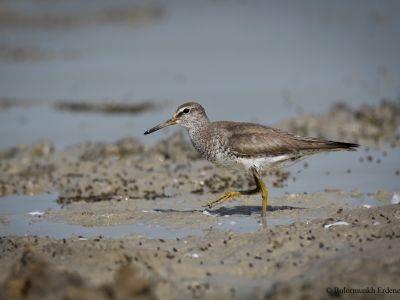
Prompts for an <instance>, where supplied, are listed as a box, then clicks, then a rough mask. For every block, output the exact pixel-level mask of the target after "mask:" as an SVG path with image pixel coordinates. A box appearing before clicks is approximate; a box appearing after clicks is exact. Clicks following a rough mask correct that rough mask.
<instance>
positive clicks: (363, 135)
mask: <svg viewBox="0 0 400 300" xmlns="http://www.w3.org/2000/svg"><path fill="white" fill-rule="evenodd" d="M277 126H279V127H280V128H282V129H285V130H287V131H290V132H293V133H296V134H299V135H304V136H315V137H321V138H329V139H333V140H339V141H349V142H357V143H359V144H361V145H363V146H369V147H382V146H383V145H385V144H386V145H387V144H389V145H391V146H393V147H394V146H396V147H398V146H400V136H399V135H398V134H397V130H398V128H399V127H400V98H399V99H396V100H387V99H384V100H382V101H381V102H380V103H379V105H369V104H364V105H361V106H360V107H357V108H352V107H350V106H349V105H348V104H346V103H345V102H337V103H335V104H334V105H332V107H331V108H330V110H329V111H328V112H327V113H325V114H322V115H311V114H305V115H302V116H299V117H294V118H291V119H288V120H285V121H282V122H280V123H279V124H278V125H277Z"/></svg>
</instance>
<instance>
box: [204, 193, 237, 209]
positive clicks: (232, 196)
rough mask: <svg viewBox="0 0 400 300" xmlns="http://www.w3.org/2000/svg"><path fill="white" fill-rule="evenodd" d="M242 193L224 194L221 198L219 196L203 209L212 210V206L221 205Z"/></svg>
mask: <svg viewBox="0 0 400 300" xmlns="http://www.w3.org/2000/svg"><path fill="white" fill-rule="evenodd" d="M241 194H242V193H241V192H235V191H232V192H226V193H225V194H223V195H222V196H220V197H219V198H218V199H216V200H214V201H211V202H208V203H207V205H204V207H208V208H213V207H214V206H216V205H218V204H221V203H222V202H225V201H227V200H230V199H232V198H234V197H236V196H240V195H241Z"/></svg>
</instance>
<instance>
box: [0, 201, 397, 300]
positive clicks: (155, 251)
mask: <svg viewBox="0 0 400 300" xmlns="http://www.w3.org/2000/svg"><path fill="white" fill-rule="evenodd" d="M338 221H343V222H347V223H348V225H347V226H346V225H343V226H332V227H329V228H326V227H325V225H327V224H332V223H335V222H338ZM399 246H400V206H399V205H391V206H386V207H379V208H371V209H367V208H357V209H353V210H350V211H347V212H346V211H343V210H338V211H337V212H336V213H333V214H332V215H331V216H330V217H329V218H326V219H320V220H314V221H310V222H298V223H295V224H292V225H287V226H279V227H275V228H272V229H270V230H268V229H267V230H260V231H258V232H255V233H246V234H240V233H233V232H219V231H210V232H208V234H206V235H205V236H201V237H187V238H183V239H174V240H164V239H146V238H143V237H133V236H132V237H126V238H123V239H104V238H102V237H101V236H100V237H97V238H92V239H89V240H79V239H78V238H76V237H75V238H68V239H64V240H55V239H51V238H45V237H42V238H38V237H12V236H9V237H2V238H0V251H1V256H0V264H1V266H2V270H3V272H2V274H1V275H0V282H2V283H1V292H0V293H1V296H2V297H0V298H2V299H50V297H51V299H65V297H67V298H68V299H78V298H79V297H78V296H81V295H85V299H124V298H123V297H126V295H130V296H138V297H143V298H145V299H154V298H157V299H182V298H185V299H191V298H194V299H231V298H236V299H243V298H247V299H248V298H251V299H299V298H302V299H306V298H307V299H325V298H330V297H331V296H340V295H334V294H333V295H332V294H328V293H327V289H328V288H334V287H340V288H342V287H348V288H364V287H367V286H369V287H374V288H378V287H383V288H386V287H389V288H397V287H398V282H399V281H398V278H399V276H400V254H399V252H398V249H399ZM39 278H40V280H39ZM43 282H46V284H44V283H43ZM342 296H346V295H342ZM347 296H349V295H347ZM350 296H351V297H352V298H357V299H365V297H368V296H369V295H366V294H352V295H350ZM370 296H372V298H376V297H377V296H379V297H385V296H386V297H387V296H389V297H390V296H393V295H388V294H386V295H385V294H381V295H376V294H375V295H370Z"/></svg>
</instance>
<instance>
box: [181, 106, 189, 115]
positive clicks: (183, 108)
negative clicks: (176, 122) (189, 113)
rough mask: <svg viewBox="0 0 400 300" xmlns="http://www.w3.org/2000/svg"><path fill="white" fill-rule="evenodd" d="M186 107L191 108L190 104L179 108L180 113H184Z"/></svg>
mask: <svg viewBox="0 0 400 300" xmlns="http://www.w3.org/2000/svg"><path fill="white" fill-rule="evenodd" d="M185 109H190V106H185V107H182V108H181V109H179V110H178V114H180V113H183V111H184V110H185Z"/></svg>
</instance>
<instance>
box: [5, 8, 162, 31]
mask: <svg viewBox="0 0 400 300" xmlns="http://www.w3.org/2000/svg"><path fill="white" fill-rule="evenodd" d="M163 16H164V8H163V7H162V6H160V5H142V6H139V5H126V6H114V7H106V8H102V9H93V8H92V9H89V10H82V9H80V10H75V11H71V12H67V13H66V12H57V11H53V12H52V13H44V14H37V13H36V14H33V13H27V12H26V10H22V9H19V8H18V7H13V8H11V6H6V5H0V26H1V27H3V28H46V29H60V28H71V27H77V26H84V25H86V26H88V25H99V24H100V25H101V24H137V23H139V24H141V23H144V22H149V21H154V20H159V19H161V18H162V17H163Z"/></svg>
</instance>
